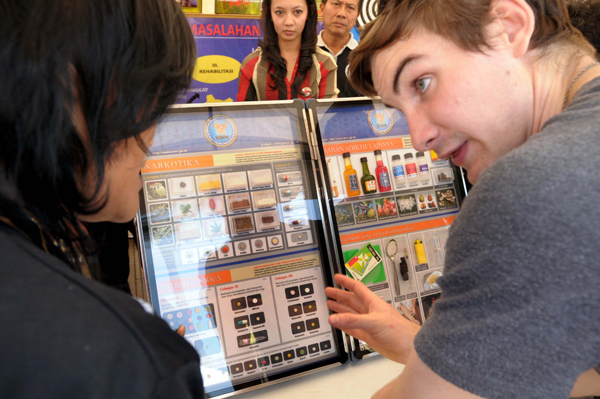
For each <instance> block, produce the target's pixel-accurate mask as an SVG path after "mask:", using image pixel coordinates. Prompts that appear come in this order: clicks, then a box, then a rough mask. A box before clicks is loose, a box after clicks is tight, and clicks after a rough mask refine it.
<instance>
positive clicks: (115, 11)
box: [0, 0, 204, 399]
mask: <svg viewBox="0 0 600 399" xmlns="http://www.w3.org/2000/svg"><path fill="white" fill-rule="evenodd" d="M195 58H196V51H195V46H194V41H193V37H192V34H191V32H190V29H189V26H188V24H187V21H186V19H185V16H184V15H183V12H182V11H181V10H180V9H179V5H178V4H177V3H176V2H175V1H173V0H102V1H97V0H78V1H70V0H36V1H33V2H23V1H10V2H9V1H3V2H0V87H2V90H1V91H0V132H2V133H1V134H0V319H1V320H2V323H1V325H0V341H1V342H2V346H0V370H2V373H0V392H2V394H1V395H0V396H2V397H10V398H102V399H105V398H123V399H133V398H169V399H170V398H186V399H187V398H203V397H204V392H203V387H202V378H201V376H200V370H199V359H198V354H197V353H196V351H195V350H194V348H193V347H192V346H191V345H189V343H188V342H187V341H186V340H185V339H184V338H182V337H180V336H178V335H177V334H176V333H175V332H173V331H172V330H171V329H170V328H169V326H168V325H167V323H165V322H164V321H163V320H161V319H160V318H159V317H157V316H156V315H154V314H151V313H149V312H148V311H147V310H146V309H147V305H146V306H144V305H145V304H141V303H139V302H137V301H136V300H134V299H133V298H132V297H131V296H130V295H127V294H125V293H122V292H120V291H118V290H116V289H112V288H109V287H107V286H105V285H103V284H100V283H99V282H97V281H95V280H94V279H92V278H89V277H86V275H87V276H91V277H94V276H97V275H98V274H99V273H98V268H97V265H96V264H95V263H94V262H93V261H91V259H92V255H93V250H94V247H93V244H92V242H91V240H90V237H89V234H88V232H87V231H86V229H85V227H84V225H83V222H92V223H95V222H104V221H109V222H116V223H122V222H127V221H129V220H131V219H132V218H133V217H134V215H135V213H136V211H137V209H138V207H139V199H138V198H139V197H138V193H139V190H140V189H141V188H142V180H141V176H140V169H141V167H142V166H143V164H144V161H145V156H146V151H147V149H148V148H149V147H150V146H151V145H152V142H153V138H154V130H155V128H156V123H157V121H158V120H159V118H160V117H161V115H162V114H163V113H164V112H165V110H166V108H167V106H168V105H169V104H171V103H172V102H173V101H174V100H175V98H176V96H177V93H178V92H179V91H180V90H182V89H185V88H186V87H187V85H188V83H189V80H190V76H191V72H192V68H193V65H194V61H195Z"/></svg>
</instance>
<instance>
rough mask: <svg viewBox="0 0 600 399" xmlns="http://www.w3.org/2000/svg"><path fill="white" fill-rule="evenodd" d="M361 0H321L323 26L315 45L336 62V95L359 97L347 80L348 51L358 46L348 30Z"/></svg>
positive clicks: (355, 16) (353, 22)
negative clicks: (338, 91)
mask: <svg viewBox="0 0 600 399" xmlns="http://www.w3.org/2000/svg"><path fill="white" fill-rule="evenodd" d="M362 2H363V0H323V2H322V3H321V11H322V12H323V24H324V25H325V28H324V29H323V31H321V33H320V34H319V39H318V42H317V46H319V47H321V48H322V49H323V50H325V51H328V52H329V53H331V55H333V57H334V58H335V62H336V63H337V66H338V69H337V85H338V89H339V90H340V94H339V95H338V97H340V98H342V97H360V96H361V94H360V93H359V92H358V91H356V90H355V89H354V88H353V87H352V85H350V82H348V74H347V69H348V58H349V57H350V52H351V51H352V50H354V49H355V48H356V46H358V42H357V41H356V40H355V39H354V37H353V36H352V33H350V31H351V30H352V28H354V26H355V25H356V19H357V18H358V13H359V10H360V7H362Z"/></svg>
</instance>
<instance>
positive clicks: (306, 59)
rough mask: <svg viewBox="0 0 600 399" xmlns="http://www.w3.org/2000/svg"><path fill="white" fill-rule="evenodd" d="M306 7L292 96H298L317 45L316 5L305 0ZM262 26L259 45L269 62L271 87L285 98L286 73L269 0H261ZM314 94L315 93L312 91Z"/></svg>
mask: <svg viewBox="0 0 600 399" xmlns="http://www.w3.org/2000/svg"><path fill="white" fill-rule="evenodd" d="M305 1H306V5H307V7H308V16H307V18H306V24H305V25H304V30H303V31H302V45H301V47H300V60H299V61H298V71H297V73H296V78H295V79H294V81H293V82H292V86H291V88H292V93H291V94H292V98H296V97H298V92H299V89H300V84H301V83H302V81H303V80H304V79H305V78H306V74H307V73H308V71H309V69H310V68H311V67H312V63H313V59H312V55H313V54H314V53H315V49H316V47H317V18H318V15H317V5H316V2H315V0H305ZM262 7H263V9H262V26H263V40H262V41H261V42H259V44H258V45H259V46H260V48H261V49H262V51H263V57H264V58H265V60H266V61H268V62H269V64H270V68H269V74H270V75H271V78H272V80H273V82H274V86H273V87H272V89H274V90H278V91H279V93H280V94H279V98H284V99H286V98H287V87H286V85H285V77H286V75H287V66H286V62H285V60H284V59H283V57H282V56H281V51H280V49H279V41H278V36H277V32H276V31H275V25H274V24H273V18H272V17H271V0H263V4H262ZM314 95H315V96H316V93H314Z"/></svg>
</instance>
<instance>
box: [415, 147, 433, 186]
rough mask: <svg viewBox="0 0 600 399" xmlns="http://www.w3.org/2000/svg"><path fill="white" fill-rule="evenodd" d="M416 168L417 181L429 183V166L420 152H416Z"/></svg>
mask: <svg viewBox="0 0 600 399" xmlns="http://www.w3.org/2000/svg"><path fill="white" fill-rule="evenodd" d="M417 168H418V169H419V181H429V179H431V175H430V174H429V164H428V163H427V158H425V154H424V153H422V152H417Z"/></svg>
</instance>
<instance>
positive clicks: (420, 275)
mask: <svg viewBox="0 0 600 399" xmlns="http://www.w3.org/2000/svg"><path fill="white" fill-rule="evenodd" d="M308 108H309V111H310V116H311V119H312V124H313V126H314V127H313V128H314V130H316V132H317V134H318V138H319V140H318V141H319V143H318V147H319V150H320V151H321V158H323V159H324V162H325V164H326V165H327V166H326V167H325V168H323V171H324V173H325V174H326V177H325V178H324V180H325V182H326V186H327V194H328V206H327V208H328V209H331V210H332V213H333V216H332V217H331V225H332V226H333V230H334V233H335V234H336V235H337V240H336V243H337V245H336V246H335V247H336V252H337V254H336V256H337V257H338V259H339V262H340V263H342V264H343V265H344V268H345V272H346V274H347V275H349V276H351V277H352V278H354V279H356V280H359V281H362V282H363V283H365V284H366V285H367V287H369V288H370V289H371V290H372V291H373V292H375V293H376V294H377V295H379V296H380V297H382V298H383V299H384V300H385V301H387V302H388V303H389V304H390V305H391V306H393V307H394V308H395V309H396V310H397V311H398V312H400V313H401V314H402V315H404V317H406V318H407V319H408V320H410V321H412V322H413V323H415V324H418V325H421V324H422V323H423V322H424V321H425V320H426V319H427V318H428V317H429V316H430V315H431V314H432V312H433V307H432V305H433V304H434V303H435V301H436V299H437V298H439V296H440V287H439V285H438V284H437V279H438V277H440V276H441V275H442V269H443V265H444V258H445V254H446V240H447V238H448V229H449V227H450V225H451V224H452V222H453V221H454V218H455V217H456V214H457V213H458V211H459V207H460V205H461V201H462V199H463V198H464V189H463V188H464V183H463V182H462V180H461V179H462V174H461V173H460V171H459V170H458V169H457V168H456V167H455V166H453V165H451V163H450V161H449V160H447V159H439V158H438V157H437V155H436V154H435V153H433V152H429V151H428V152H419V151H416V150H415V149H414V148H413V147H412V143H411V138H410V134H409V131H408V126H407V124H406V119H405V117H404V115H403V114H402V113H401V112H399V111H397V110H394V109H391V108H387V107H385V106H384V105H383V104H382V103H381V102H380V101H378V100H366V99H362V100H345V101H339V100H318V101H315V100H310V101H309V102H308ZM355 343H356V344H357V347H356V350H355V351H354V354H355V355H356V356H357V357H358V358H362V357H363V356H364V355H366V354H368V353H370V351H369V348H368V347H367V346H366V345H365V344H364V343H362V342H358V341H356V342H355Z"/></svg>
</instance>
